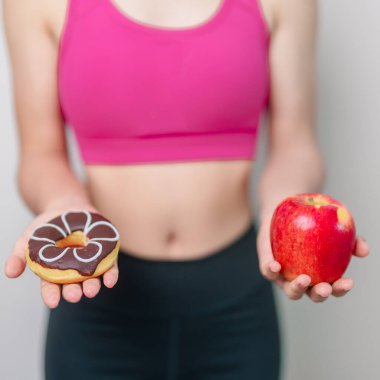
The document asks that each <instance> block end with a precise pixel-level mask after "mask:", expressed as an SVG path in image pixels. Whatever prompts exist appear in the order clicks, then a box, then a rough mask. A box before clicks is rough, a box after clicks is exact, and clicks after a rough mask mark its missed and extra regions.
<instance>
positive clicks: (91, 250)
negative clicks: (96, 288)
mask: <svg viewBox="0 0 380 380" xmlns="http://www.w3.org/2000/svg"><path fill="white" fill-rule="evenodd" d="M119 238H120V237H119V232H118V231H117V229H116V228H115V226H114V225H113V224H112V223H111V222H110V221H109V220H108V219H106V218H105V217H103V216H102V215H100V214H98V213H93V212H89V211H67V212H65V213H63V214H61V215H59V216H57V217H55V218H53V219H51V220H50V221H48V222H47V223H45V224H41V225H39V226H38V227H37V228H35V229H34V231H33V232H32V235H31V237H30V238H29V241H28V246H27V249H26V261H27V264H28V266H29V268H30V269H31V270H32V271H33V272H34V273H35V274H37V275H38V276H39V277H41V278H42V279H44V280H46V281H49V282H53V283H56V284H69V283H75V282H82V281H84V280H87V279H89V278H93V277H98V276H100V275H101V274H103V273H104V272H106V271H107V270H108V269H109V268H111V266H112V265H113V263H114V262H115V261H116V259H117V254H118V252H119V248H120V240H119Z"/></svg>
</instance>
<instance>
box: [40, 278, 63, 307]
mask: <svg viewBox="0 0 380 380" xmlns="http://www.w3.org/2000/svg"><path fill="white" fill-rule="evenodd" d="M41 296H42V299H43V301H44V302H45V304H46V306H48V307H50V308H51V309H54V308H55V307H57V306H58V304H59V300H60V298H61V289H60V286H59V285H57V284H52V283H51V282H47V281H45V280H41Z"/></svg>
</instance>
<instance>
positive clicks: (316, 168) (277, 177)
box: [259, 142, 324, 221]
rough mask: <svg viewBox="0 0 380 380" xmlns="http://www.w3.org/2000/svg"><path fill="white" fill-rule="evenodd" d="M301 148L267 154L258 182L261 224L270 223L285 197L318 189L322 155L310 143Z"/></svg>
mask: <svg viewBox="0 0 380 380" xmlns="http://www.w3.org/2000/svg"><path fill="white" fill-rule="evenodd" d="M300 145H301V144H300V143H299V142H295V143H294V144H293V145H292V144H288V145H287V146H286V147H283V148H282V149H278V150H276V151H275V152H273V153H272V154H270V155H269V157H268V160H267V163H266V166H265V168H264V170H263V173H262V175H261V178H260V183H259V200H260V207H261V214H260V215H261V217H260V219H261V221H265V220H269V219H270V218H271V217H272V214H273V211H274V209H275V207H276V206H277V205H278V203H279V202H281V201H282V200H283V199H284V198H285V197H287V196H289V195H293V194H297V193H305V192H318V191H319V190H320V189H321V186H322V183H323V179H324V164H323V159H322V156H321V153H320V151H319V149H318V148H317V146H316V145H315V144H313V143H309V144H307V143H305V144H302V145H301V146H300Z"/></svg>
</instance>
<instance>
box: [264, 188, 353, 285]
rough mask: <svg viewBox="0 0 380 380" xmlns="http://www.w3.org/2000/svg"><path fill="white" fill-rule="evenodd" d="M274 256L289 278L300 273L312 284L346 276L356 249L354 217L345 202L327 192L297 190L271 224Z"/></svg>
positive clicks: (277, 209) (287, 199) (275, 212)
mask: <svg viewBox="0 0 380 380" xmlns="http://www.w3.org/2000/svg"><path fill="white" fill-rule="evenodd" d="M270 240H271V246H272V251H273V256H274V258H275V260H277V261H278V262H279V263H280V264H281V273H282V274H283V275H284V278H285V279H286V280H289V281H291V280H293V279H294V278H296V277H297V276H298V275H300V274H307V275H309V276H310V277H311V284H310V285H315V284H317V283H319V282H328V283H333V282H334V281H336V280H337V279H338V278H340V277H342V275H343V273H344V272H345V270H346V269H347V267H348V264H349V262H350V259H351V256H352V253H353V252H354V249H355V241H356V229H355V223H354V219H353V217H352V216H351V214H350V212H349V210H348V209H347V207H346V206H345V205H344V204H342V203H341V202H339V201H337V200H336V199H334V198H331V197H329V196H328V195H323V194H297V195H294V196H291V197H288V198H286V199H285V200H283V201H282V202H281V203H280V204H279V205H278V206H277V208H276V210H275V211H274V214H273V216H272V221H271V226H270Z"/></svg>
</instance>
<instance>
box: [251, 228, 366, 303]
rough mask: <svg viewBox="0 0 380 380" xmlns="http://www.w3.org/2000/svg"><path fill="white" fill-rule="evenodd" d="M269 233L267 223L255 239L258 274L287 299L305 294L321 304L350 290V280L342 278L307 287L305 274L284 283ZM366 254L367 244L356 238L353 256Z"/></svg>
mask: <svg viewBox="0 0 380 380" xmlns="http://www.w3.org/2000/svg"><path fill="white" fill-rule="evenodd" d="M269 231H270V227H269V223H266V224H264V225H263V226H262V227H261V228H260V230H259V233H258V237H257V250H258V257H259V264H260V272H261V273H262V275H263V276H264V277H265V278H266V279H267V280H270V281H273V282H275V283H276V284H277V285H278V286H279V287H281V288H282V289H283V290H284V292H285V294H286V295H287V296H288V298H290V299H291V300H298V299H300V298H302V296H303V295H304V294H305V293H306V294H307V295H308V296H309V297H310V299H311V300H313V301H314V302H323V301H325V300H327V298H328V297H329V296H330V295H333V296H335V297H342V296H344V295H345V294H346V293H348V292H349V291H350V290H351V289H352V287H353V281H352V279H350V278H343V277H342V278H340V279H338V280H337V281H335V282H334V283H333V284H332V285H331V284H329V283H327V282H320V283H318V284H316V285H314V286H309V285H310V282H311V278H310V276H308V275H306V274H301V275H299V276H298V277H297V278H295V279H294V280H292V281H286V280H285V279H284V277H283V276H282V274H281V273H280V270H281V264H280V263H279V262H278V261H276V260H275V259H274V257H273V253H272V248H271V245H270V234H269ZM368 254H369V246H368V244H367V243H366V241H365V240H364V239H363V238H358V239H357V241H356V247H355V252H353V255H355V256H357V257H366V256H368Z"/></svg>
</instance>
